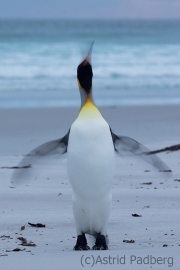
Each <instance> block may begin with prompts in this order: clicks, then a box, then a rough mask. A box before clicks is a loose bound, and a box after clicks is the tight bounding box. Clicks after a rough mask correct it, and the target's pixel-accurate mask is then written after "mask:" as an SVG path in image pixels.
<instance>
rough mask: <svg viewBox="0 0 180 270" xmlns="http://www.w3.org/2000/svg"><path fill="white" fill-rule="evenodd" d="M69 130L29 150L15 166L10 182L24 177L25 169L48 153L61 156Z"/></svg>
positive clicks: (65, 150) (65, 146)
mask: <svg viewBox="0 0 180 270" xmlns="http://www.w3.org/2000/svg"><path fill="white" fill-rule="evenodd" d="M69 132H70V130H69V131H68V133H67V134H66V135H65V136H64V137H62V138H60V139H57V140H53V141H49V142H46V143H43V144H41V145H40V146H38V147H36V148H35V149H33V150H32V151H31V152H29V153H28V154H27V155H26V156H25V157H24V158H23V159H22V160H21V161H20V162H19V164H18V165H17V166H16V169H15V170H14V171H13V173H12V176H11V183H13V184H15V183H16V184H18V182H20V181H21V180H23V178H25V176H26V173H27V170H29V169H30V168H32V167H33V165H35V164H36V162H37V161H38V160H39V159H41V158H43V157H45V156H48V155H58V156H61V155H63V154H65V153H66V152H67V146H68V140H69Z"/></svg>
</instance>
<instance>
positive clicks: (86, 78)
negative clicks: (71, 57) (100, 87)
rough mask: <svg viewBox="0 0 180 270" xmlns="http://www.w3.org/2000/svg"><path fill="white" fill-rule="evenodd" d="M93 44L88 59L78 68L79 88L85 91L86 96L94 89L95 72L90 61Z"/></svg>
mask: <svg viewBox="0 0 180 270" xmlns="http://www.w3.org/2000/svg"><path fill="white" fill-rule="evenodd" d="M93 43H94V42H93ZM93 43H92V44H91V48H90V50H89V53H88V55H87V57H86V58H85V59H84V60H83V61H82V62H81V63H80V64H79V66H78V68H77V80H78V85H79V88H80V89H81V90H83V91H85V92H86V94H89V93H90V92H91V89H92V77H93V72H92V66H91V63H90V60H91V51H92V46H93Z"/></svg>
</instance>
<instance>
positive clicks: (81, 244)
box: [74, 234, 90, 250]
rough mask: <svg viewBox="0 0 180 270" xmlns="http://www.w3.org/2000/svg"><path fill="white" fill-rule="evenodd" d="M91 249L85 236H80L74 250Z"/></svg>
mask: <svg viewBox="0 0 180 270" xmlns="http://www.w3.org/2000/svg"><path fill="white" fill-rule="evenodd" d="M89 249H90V247H89V246H88V245H87V240H86V237H85V234H81V235H78V237H77V242H76V245H75V246H74V250H89Z"/></svg>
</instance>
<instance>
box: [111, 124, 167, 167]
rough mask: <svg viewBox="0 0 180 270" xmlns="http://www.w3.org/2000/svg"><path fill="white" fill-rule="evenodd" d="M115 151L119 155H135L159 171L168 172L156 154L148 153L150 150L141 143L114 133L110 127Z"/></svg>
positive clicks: (165, 165)
mask: <svg viewBox="0 0 180 270" xmlns="http://www.w3.org/2000/svg"><path fill="white" fill-rule="evenodd" d="M110 131H111V136H112V140H113V143H114V149H115V152H116V153H117V154H118V155H120V156H127V155H135V156H137V157H140V158H141V159H143V160H145V161H146V162H148V163H150V164H151V165H153V166H154V167H156V168H157V169H158V170H159V171H163V172H170V171H171V170H170V169H169V167H168V166H167V164H166V163H165V162H164V161H162V160H161V159H160V158H159V157H157V156H156V155H149V154H148V153H149V152H150V150H149V149H148V148H147V147H146V146H144V145H143V144H141V143H139V142H137V141H135V140H134V139H132V138H130V137H126V136H118V135H116V134H114V133H113V132H112V130H111V128H110Z"/></svg>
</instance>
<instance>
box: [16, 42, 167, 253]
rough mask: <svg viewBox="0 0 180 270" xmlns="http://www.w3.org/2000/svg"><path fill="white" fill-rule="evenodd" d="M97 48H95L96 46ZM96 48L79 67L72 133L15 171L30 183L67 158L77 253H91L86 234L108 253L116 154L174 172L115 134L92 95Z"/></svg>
mask: <svg viewBox="0 0 180 270" xmlns="http://www.w3.org/2000/svg"><path fill="white" fill-rule="evenodd" d="M92 45H93V44H92ZM92 45H91V48H90V51H89V53H88V55H87V57H86V58H85V59H84V60H83V61H82V62H81V63H80V65H79V66H78V68H77V81H78V85H79V90H80V95H81V108H80V111H79V114H78V116H77V119H76V120H75V121H74V123H73V124H72V126H71V127H70V129H69V131H68V132H67V134H66V135H65V136H64V137H62V138H60V139H57V140H53V141H50V142H46V143H44V144H42V145H40V146H38V147H37V148H35V149H33V150H32V151H31V152H30V153H28V154H27V155H26V156H25V157H24V158H23V159H22V160H21V161H20V163H19V164H18V166H17V167H18V168H19V169H18V170H14V172H13V174H12V177H11V182H12V183H14V184H16V183H18V182H19V181H20V180H21V179H22V180H23V179H24V178H26V173H27V170H30V169H32V167H33V165H34V163H36V162H37V160H38V159H40V158H42V157H44V156H47V155H54V154H58V155H59V156H61V155H63V154H64V153H67V167H68V176H69V181H70V184H71V187H72V204H73V214H74V219H75V224H76V231H77V242H76V244H75V246H74V250H88V249H89V246H88V244H87V240H86V236H85V234H93V235H94V236H95V237H96V240H95V244H94V246H93V247H92V248H93V249H94V250H106V249H108V243H107V239H108V238H107V226H108V221H109V217H110V211H111V203H112V193H111V186H112V180H113V175H114V169H115V153H116V154H118V155H120V156H123V155H124V153H125V154H126V153H130V154H131V155H134V156H136V157H140V158H142V159H143V160H145V161H146V162H148V163H150V164H151V165H153V166H154V167H156V168H157V169H158V170H162V171H167V170H169V167H168V166H167V165H166V164H165V163H164V162H163V161H162V160H161V159H160V158H158V157H157V156H156V155H149V154H148V153H149V152H150V150H149V149H148V148H147V147H145V146H144V145H142V144H141V143H139V142H137V141H136V140H134V139H132V138H130V137H127V136H119V135H116V134H115V133H113V131H112V129H111V128H110V126H109V124H108V123H107V122H106V121H105V119H104V118H103V116H102V115H101V113H100V111H99V109H98V108H97V107H96V105H95V103H94V101H93V96H92V78H93V72H92V66H91V52H92Z"/></svg>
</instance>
